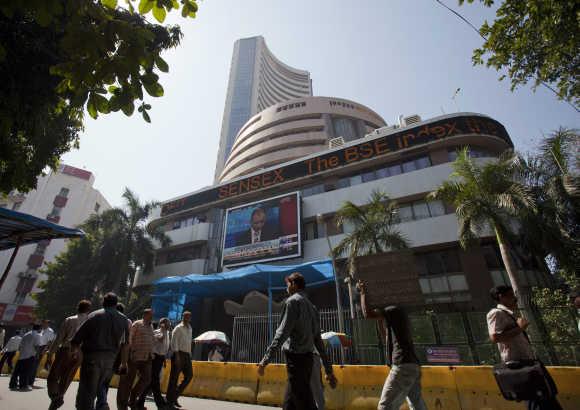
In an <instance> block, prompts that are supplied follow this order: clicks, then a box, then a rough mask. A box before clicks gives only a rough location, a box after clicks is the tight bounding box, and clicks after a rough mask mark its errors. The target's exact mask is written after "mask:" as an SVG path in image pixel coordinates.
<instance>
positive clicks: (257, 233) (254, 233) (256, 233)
mask: <svg viewBox="0 0 580 410" xmlns="http://www.w3.org/2000/svg"><path fill="white" fill-rule="evenodd" d="M260 236H262V231H254V230H253V229H252V243H258V242H260Z"/></svg>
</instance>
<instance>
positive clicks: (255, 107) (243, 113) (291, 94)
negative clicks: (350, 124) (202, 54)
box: [214, 36, 312, 181]
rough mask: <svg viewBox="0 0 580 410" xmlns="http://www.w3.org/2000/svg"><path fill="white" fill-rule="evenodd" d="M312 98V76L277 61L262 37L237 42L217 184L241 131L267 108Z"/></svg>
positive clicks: (215, 179)
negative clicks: (292, 100)
mask: <svg viewBox="0 0 580 410" xmlns="http://www.w3.org/2000/svg"><path fill="white" fill-rule="evenodd" d="M311 95H312V80H311V79H310V73H309V72H308V71H305V70H298V69H296V68H293V67H290V66H289V65H287V64H284V63H283V62H281V61H280V60H278V59H277V58H276V57H275V56H274V54H272V52H271V51H270V50H269V49H268V47H267V46H266V42H265V41H264V38H263V37H262V36H257V37H250V38H243V39H240V40H238V41H236V43H235V45H234V54H233V56H232V64H231V67H230V78H229V82H228V93H227V96H226V105H225V109H224V116H223V119H222V130H221V134H220V143H219V148H218V156H217V161H216V168H215V175H214V181H217V180H218V178H219V176H220V173H221V171H222V169H223V167H224V164H225V162H226V160H227V158H228V155H229V154H230V151H231V148H232V145H233V143H234V140H235V139H236V135H237V134H238V132H239V131H240V128H241V127H242V126H243V125H244V124H245V123H246V121H248V119H250V117H252V116H254V115H255V114H257V113H259V112H260V111H262V110H263V109H265V108H268V107H269V106H271V105H274V104H277V103H279V102H282V101H285V100H290V99H293V98H300V97H305V96H311Z"/></svg>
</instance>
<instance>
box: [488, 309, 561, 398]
mask: <svg viewBox="0 0 580 410" xmlns="http://www.w3.org/2000/svg"><path fill="white" fill-rule="evenodd" d="M504 313H506V314H507V315H509V316H510V317H511V318H512V319H513V321H514V324H515V326H517V325H518V324H517V321H516V318H515V317H513V316H512V315H510V314H509V313H508V312H505V311H504ZM524 336H525V337H526V339H528V342H529V338H528V335H527V334H526V332H524ZM493 375H494V377H495V380H496V382H497V385H498V387H499V389H500V391H501V394H502V395H503V397H504V398H505V399H506V400H510V401H522V400H543V399H548V398H551V397H555V396H556V395H557V394H558V389H557V388H556V383H554V380H553V379H552V376H550V374H549V373H548V370H547V369H546V368H545V367H544V364H543V363H542V362H541V361H540V360H537V359H531V360H517V361H509V362H506V363H502V364H498V365H495V366H494V367H493Z"/></svg>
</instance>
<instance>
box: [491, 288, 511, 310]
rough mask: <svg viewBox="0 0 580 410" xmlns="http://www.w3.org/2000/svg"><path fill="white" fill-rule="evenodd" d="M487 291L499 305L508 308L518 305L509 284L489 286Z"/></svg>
mask: <svg viewBox="0 0 580 410" xmlns="http://www.w3.org/2000/svg"><path fill="white" fill-rule="evenodd" d="M489 293H490V295H491V298H492V299H493V300H495V301H496V302H497V303H499V304H501V305H504V306H506V307H508V308H510V309H515V308H517V307H518V300H517V298H516V295H515V294H514V290H513V288H512V287H511V286H505V285H501V286H496V287H494V288H491V290H490V291H489Z"/></svg>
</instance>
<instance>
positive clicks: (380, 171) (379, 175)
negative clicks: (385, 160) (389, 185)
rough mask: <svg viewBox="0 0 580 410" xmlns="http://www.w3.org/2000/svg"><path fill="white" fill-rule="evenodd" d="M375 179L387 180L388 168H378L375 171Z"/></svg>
mask: <svg viewBox="0 0 580 410" xmlns="http://www.w3.org/2000/svg"><path fill="white" fill-rule="evenodd" d="M375 173H376V174H377V179H380V178H387V177H388V176H389V168H380V169H377V170H376V171H375Z"/></svg>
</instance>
